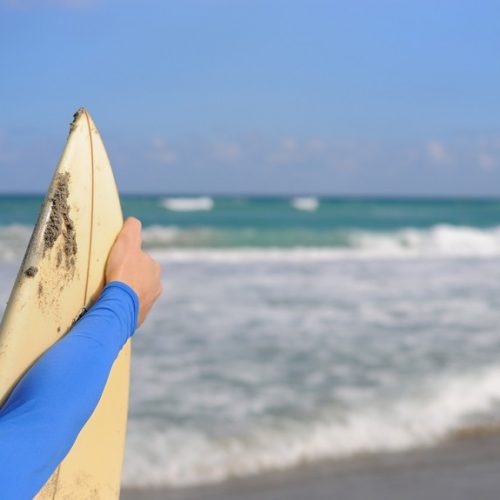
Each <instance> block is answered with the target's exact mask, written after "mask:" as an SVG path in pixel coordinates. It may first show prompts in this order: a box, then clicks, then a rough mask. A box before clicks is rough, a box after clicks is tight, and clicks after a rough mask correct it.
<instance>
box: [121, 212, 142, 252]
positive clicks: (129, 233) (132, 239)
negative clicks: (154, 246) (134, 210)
mask: <svg viewBox="0 0 500 500" xmlns="http://www.w3.org/2000/svg"><path fill="white" fill-rule="evenodd" d="M141 228H142V224H141V221H140V220H139V219H136V218H135V217H128V218H127V220H126V221H125V223H124V224H123V228H122V231H121V234H120V238H121V239H124V240H126V242H127V244H128V245H133V246H134V247H136V248H140V247H141V244H142V237H141Z"/></svg>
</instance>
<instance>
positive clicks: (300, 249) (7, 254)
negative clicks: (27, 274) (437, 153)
mask: <svg viewBox="0 0 500 500" xmlns="http://www.w3.org/2000/svg"><path fill="white" fill-rule="evenodd" d="M31 231H32V227H28V226H23V225H11V226H3V227H2V226H0V262H1V261H18V260H19V259H20V256H22V255H23V254H24V250H25V248H26V245H27V243H28V240H29V236H30V234H31ZM301 231H302V232H301ZM143 240H144V245H145V247H146V248H147V249H148V250H150V251H151V252H153V253H154V254H155V256H156V257H158V258H159V259H160V260H165V259H168V260H175V261H191V260H206V261H214V262H218V261H220V262H227V263H230V262H244V261H284V262H302V261H330V260H342V259H429V258H489V257H499V256H500V226H497V227H494V228H487V229H480V228H474V227H467V226H449V225H437V226H434V227H431V228H429V229H414V228H408V229H401V230H398V231H390V232H389V231H388V232H378V231H364V230H354V229H352V230H338V231H331V232H325V231H314V230H310V231H308V230H307V229H305V230H295V229H292V230H281V229H277V230H260V229H252V228H249V229H216V228H209V227H195V228H180V227H175V226H149V227H146V228H145V229H144V233H143Z"/></svg>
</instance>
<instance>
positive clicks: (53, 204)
mask: <svg viewBox="0 0 500 500" xmlns="http://www.w3.org/2000/svg"><path fill="white" fill-rule="evenodd" d="M21 175H22V173H21ZM122 223H123V217H122V210H121V206H120V199H119V195H118V191H117V188H116V184H115V180H114V177H113V172H112V169H111V165H110V163H109V159H108V156H107V153H106V150H105V148H104V144H103V142H102V140H101V137H100V134H99V131H98V130H97V128H96V126H95V124H94V122H93V120H92V118H91V116H90V115H89V113H88V112H87V111H86V110H85V109H83V108H82V109H80V110H78V111H77V113H75V115H74V119H73V122H72V123H71V125H70V133H69V136H68V139H67V143H66V147H65V148H64V151H63V153H62V156H61V158H60V160H59V163H58V165H57V168H56V171H55V174H54V177H53V179H52V182H51V184H50V187H49V189H48V192H47V195H46V197H45V200H44V202H43V204H42V207H41V210H40V214H39V217H38V222H37V223H36V225H35V228H34V231H33V234H32V237H31V240H30V242H29V245H28V248H27V250H26V254H25V257H24V260H23V262H22V265H21V268H20V270H19V273H18V276H17V279H16V281H15V284H14V287H13V290H12V293H11V296H10V299H9V302H8V304H7V308H6V310H5V314H4V317H3V319H2V323H1V324H0V404H1V402H2V401H4V400H5V398H6V397H7V396H8V394H9V393H10V391H11V390H12V388H13V387H14V386H15V384H16V382H17V381H18V380H19V379H20V378H21V377H22V375H23V374H24V373H25V371H26V370H27V369H28V368H29V367H30V366H31V365H32V364H33V363H34V362H35V361H36V359H37V358H38V357H39V356H40V355H41V354H42V353H43V352H45V351H46V350H47V349H48V348H50V346H52V345H53V344H54V343H55V342H57V340H58V339H60V338H61V337H62V336H63V335H65V334H66V333H67V332H68V331H69V330H70V328H71V326H72V325H73V323H74V322H75V321H76V320H77V318H78V317H79V316H80V315H81V314H82V313H83V312H84V311H85V310H86V309H88V308H89V307H90V306H91V305H92V303H93V302H94V301H95V299H96V298H97V297H98V295H99V293H100V291H101V289H102V287H103V285H104V270H105V265H106V260H107V257H108V254H109V251H110V249H111V246H112V245H113V242H114V240H115V238H116V235H117V234H118V232H119V230H120V228H121V227H122ZM129 375H130V341H129V342H128V343H127V344H126V346H125V347H124V348H123V349H122V351H121V353H120V355H119V357H118V359H117V360H116V361H115V363H114V365H113V369H112V371H111V374H110V376H109V379H108V382H107V384H106V387H105V389H104V393H103V395H102V398H101V400H100V402H99V404H98V406H97V408H96V410H95V411H94V413H93V415H92V416H91V418H90V419H89V421H88V422H87V424H86V425H85V426H84V428H83V429H82V431H81V432H80V434H79V436H78V438H77V440H76V442H75V444H74V445H73V447H72V449H71V451H70V452H69V454H68V455H67V456H66V458H65V459H64V460H63V461H62V462H61V464H60V465H59V467H58V468H57V469H56V471H55V472H54V474H53V475H52V477H51V478H50V479H49V480H48V482H47V484H46V485H45V486H44V487H43V488H42V490H41V491H40V492H39V494H38V495H37V497H36V498H37V499H39V500H41V499H51V500H54V499H55V500H58V499H61V500H62V499H63V498H64V499H66V498H71V499H76V500H78V499H88V498H92V499H105V500H108V499H114V498H118V497H119V494H120V476H121V467H122V462H123V454H124V444H125V430H126V423H127V409H128V391H129Z"/></svg>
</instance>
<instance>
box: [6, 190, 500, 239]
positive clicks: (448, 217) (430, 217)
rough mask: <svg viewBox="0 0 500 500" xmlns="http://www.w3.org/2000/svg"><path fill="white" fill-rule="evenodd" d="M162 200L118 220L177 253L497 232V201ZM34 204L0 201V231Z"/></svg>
mask: <svg viewBox="0 0 500 500" xmlns="http://www.w3.org/2000/svg"><path fill="white" fill-rule="evenodd" d="M169 200H174V201H175V198H168V197H161V196H124V197H123V198H122V204H123V210H124V213H125V215H135V216H136V217H138V218H140V219H141V220H142V222H143V224H144V225H145V227H156V228H158V227H160V228H168V229H176V230H177V233H176V234H175V236H174V235H173V234H172V232H168V231H167V232H165V234H164V235H163V236H164V237H163V238H162V235H161V234H158V231H157V232H156V235H157V238H156V240H154V239H153V240H152V241H153V242H154V241H156V242H157V243H158V242H160V240H161V243H162V244H163V245H166V246H182V247H186V246H188V247H189V246H191V247H293V246H310V247H330V246H332V247H342V246H350V245H351V240H350V236H351V234H352V232H353V231H356V232H360V231H362V232H373V233H380V232H384V233H388V232H395V231H398V230H401V229H407V228H413V229H420V230H422V229H430V228H432V227H434V226H436V225H449V226H460V227H473V228H492V227H495V226H497V225H499V224H500V200H473V199H446V200H440V199H397V198H394V199H376V198H367V199H362V198H342V199H341V198H321V199H319V198H317V199H316V198H312V200H315V201H316V203H317V207H313V209H312V210H311V209H309V210H304V209H302V210H301V209H297V208H295V207H294V203H296V201H297V200H296V199H295V200H294V198H244V197H238V198H213V199H212V198H206V197H204V198H199V197H198V198H197V197H193V198H187V199H184V201H185V205H184V206H183V207H181V210H179V207H177V208H176V207H175V206H174V209H169V208H168V203H169ZM200 200H201V203H202V204H201V206H200ZM203 200H205V201H204V202H205V204H204V205H203ZM41 201H42V198H41V197H39V196H0V226H8V225H12V224H20V225H32V224H33V223H34V222H35V220H36V215H37V213H38V208H39V206H40V203H41ZM207 202H208V206H207Z"/></svg>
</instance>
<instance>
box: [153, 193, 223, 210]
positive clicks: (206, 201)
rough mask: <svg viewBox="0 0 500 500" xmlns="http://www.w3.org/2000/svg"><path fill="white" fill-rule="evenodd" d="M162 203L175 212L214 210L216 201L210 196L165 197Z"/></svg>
mask: <svg viewBox="0 0 500 500" xmlns="http://www.w3.org/2000/svg"><path fill="white" fill-rule="evenodd" d="M161 205H162V206H163V207H164V208H166V209H168V210H173V211H174V212H196V211H207V210H212V208H213V207H214V201H213V200H212V198H209V197H208V196H200V197H196V198H165V199H164V200H162V201H161Z"/></svg>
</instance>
